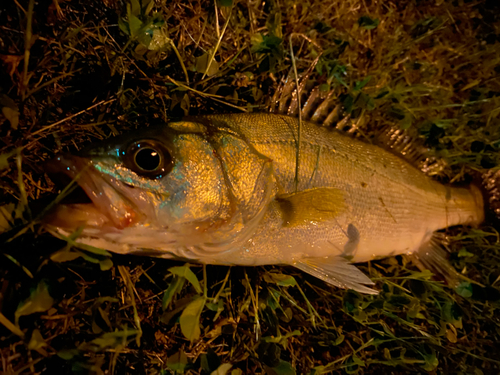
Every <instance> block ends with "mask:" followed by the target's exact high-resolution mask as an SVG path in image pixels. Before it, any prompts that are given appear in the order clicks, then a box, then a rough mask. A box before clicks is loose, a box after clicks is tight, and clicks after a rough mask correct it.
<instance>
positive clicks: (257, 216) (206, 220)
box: [48, 114, 484, 292]
mask: <svg viewBox="0 0 500 375" xmlns="http://www.w3.org/2000/svg"><path fill="white" fill-rule="evenodd" d="M298 127H299V122H298V120H297V119H295V118H292V117H288V116H282V115H274V114H232V115H209V116H200V117H193V118H187V119H185V120H184V121H180V122H172V123H169V124H166V125H164V126H158V127H151V128H148V129H145V130H141V131H138V132H137V133H134V134H131V135H125V136H122V137H117V138H112V139H110V140H108V141H107V142H105V143H103V144H101V145H100V146H98V147H93V148H90V149H89V150H88V151H87V152H86V153H85V154H84V155H82V156H59V158H58V159H56V162H55V164H54V165H53V169H55V170H58V171H63V172H65V173H66V174H67V175H68V176H70V177H71V178H76V177H77V176H78V179H77V182H78V184H79V185H80V186H81V187H82V188H83V189H84V190H85V192H86V194H87V195H88V196H89V197H90V198H91V200H92V203H86V204H76V205H61V206H59V207H58V209H57V210H56V211H55V213H54V214H53V215H52V216H51V218H50V220H49V224H48V225H49V227H50V228H51V230H52V231H53V232H54V233H59V234H68V233H70V232H72V231H74V230H75V229H76V228H78V227H79V226H81V225H84V229H83V231H82V235H81V236H80V238H79V239H78V241H79V242H81V243H85V244H90V245H93V246H97V247H101V248H105V249H108V250H110V251H114V252H119V253H137V254H141V253H142V254H147V255H154V256H159V257H163V258H181V259H188V260H193V261H197V262H202V263H208V264H225V265H264V264H290V265H294V266H296V267H298V268H300V269H302V270H304V271H306V272H309V273H311V274H313V275H315V276H317V277H320V278H322V279H324V280H325V281H328V282H330V283H332V284H334V285H338V286H343V287H350V288H353V289H357V290H360V291H364V292H369V290H368V288H366V287H364V286H363V285H362V284H370V283H371V282H370V280H369V279H368V278H367V277H366V276H364V275H363V274H362V273H361V272H360V271H358V270H357V268H356V267H355V266H353V265H351V263H353V262H364V261H368V260H372V259H377V258H381V257H385V256H389V255H396V254H402V253H407V254H411V253H414V252H417V251H419V249H425V251H426V252H427V251H428V249H429V243H430V241H432V236H433V234H434V233H435V232H436V231H437V230H440V229H443V228H446V227H449V226H453V225H459V224H471V225H475V224H479V223H480V222H482V221H483V219H484V208H483V198H482V195H481V193H480V191H479V189H478V188H477V187H475V186H473V185H471V186H470V187H469V188H463V187H451V186H446V185H443V184H440V183H439V182H437V181H435V180H433V179H431V178H429V177H428V176H426V175H425V174H424V173H422V172H421V171H420V170H418V169H417V168H415V167H414V166H412V165H411V164H410V163H408V162H407V161H405V160H403V159H402V158H400V157H398V156H396V155H394V154H392V153H391V152H388V151H386V150H384V149H382V148H380V147H378V146H375V145H372V144H368V143H366V142H362V141H359V140H357V139H353V138H352V137H350V136H347V135H344V134H342V133H340V132H338V131H335V130H332V129H329V128H326V127H321V126H318V125H316V124H314V123H310V122H303V124H302V128H301V134H300V153H299V164H298V170H297V169H296V165H297V164H296V162H297V158H296V155H297V146H298ZM297 172H298V173H297Z"/></svg>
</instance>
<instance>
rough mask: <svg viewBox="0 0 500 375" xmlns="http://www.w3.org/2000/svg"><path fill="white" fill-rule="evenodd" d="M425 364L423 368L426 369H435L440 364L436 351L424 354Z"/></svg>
mask: <svg viewBox="0 0 500 375" xmlns="http://www.w3.org/2000/svg"><path fill="white" fill-rule="evenodd" d="M423 356H424V360H425V364H424V365H422V368H423V369H424V370H425V371H433V370H434V369H435V368H436V367H437V366H438V365H439V360H438V359H437V357H436V353H434V352H433V353H430V354H427V353H426V354H423Z"/></svg>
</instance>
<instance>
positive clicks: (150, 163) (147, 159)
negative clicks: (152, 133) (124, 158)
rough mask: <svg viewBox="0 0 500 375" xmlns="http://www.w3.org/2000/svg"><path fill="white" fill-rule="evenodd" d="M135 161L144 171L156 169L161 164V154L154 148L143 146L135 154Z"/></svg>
mask: <svg viewBox="0 0 500 375" xmlns="http://www.w3.org/2000/svg"><path fill="white" fill-rule="evenodd" d="M135 163H136V164H137V166H138V167H139V168H141V169H142V170H144V171H154V170H156V169H157V168H158V167H159V166H160V163H161V156H160V153H159V152H158V151H156V150H155V149H153V148H150V147H145V148H141V149H140V150H138V151H137V152H136V154H135Z"/></svg>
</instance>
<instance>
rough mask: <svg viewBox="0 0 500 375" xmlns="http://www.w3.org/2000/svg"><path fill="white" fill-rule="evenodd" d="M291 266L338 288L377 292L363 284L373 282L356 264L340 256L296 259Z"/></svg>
mask: <svg viewBox="0 0 500 375" xmlns="http://www.w3.org/2000/svg"><path fill="white" fill-rule="evenodd" d="M293 266H294V267H297V268H298V269H300V270H302V271H304V272H306V273H308V274H310V275H312V276H315V277H317V278H318V279H321V280H323V281H325V282H327V283H328V284H331V285H334V286H336V287H339V288H344V289H353V290H355V291H357V292H360V293H365V294H378V291H376V290H374V289H371V288H368V287H367V286H365V285H374V284H375V283H374V282H373V281H371V280H370V278H369V277H368V276H366V275H365V274H364V273H363V272H361V271H360V270H359V269H358V268H357V267H356V266H354V265H353V264H351V263H349V261H348V260H346V259H344V258H343V257H340V256H335V257H325V258H305V259H301V260H298V261H296V262H295V263H293ZM363 284H365V285H363Z"/></svg>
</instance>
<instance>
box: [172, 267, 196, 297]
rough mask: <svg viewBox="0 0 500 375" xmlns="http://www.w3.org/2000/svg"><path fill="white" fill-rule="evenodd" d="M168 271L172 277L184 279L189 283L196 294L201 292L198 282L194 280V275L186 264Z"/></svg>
mask: <svg viewBox="0 0 500 375" xmlns="http://www.w3.org/2000/svg"><path fill="white" fill-rule="evenodd" d="M168 270H169V271H170V272H171V273H173V274H174V275H177V276H180V277H184V278H186V279H187V281H189V282H190V283H191V284H192V285H193V286H194V289H195V290H196V292H198V293H201V292H202V289H201V285H200V282H199V281H198V279H197V278H196V275H195V274H194V273H193V271H191V269H190V268H189V264H187V263H186V264H185V265H183V266H178V267H172V268H169V269H168Z"/></svg>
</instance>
